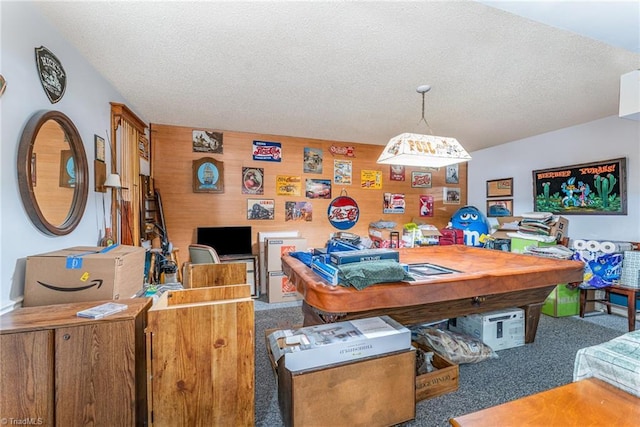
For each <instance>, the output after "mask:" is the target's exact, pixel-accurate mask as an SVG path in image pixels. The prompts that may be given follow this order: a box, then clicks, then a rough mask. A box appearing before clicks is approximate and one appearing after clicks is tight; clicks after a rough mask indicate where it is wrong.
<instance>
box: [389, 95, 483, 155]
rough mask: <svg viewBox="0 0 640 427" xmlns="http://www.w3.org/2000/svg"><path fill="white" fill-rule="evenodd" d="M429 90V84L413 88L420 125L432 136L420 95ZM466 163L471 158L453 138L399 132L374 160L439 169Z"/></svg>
mask: <svg viewBox="0 0 640 427" xmlns="http://www.w3.org/2000/svg"><path fill="white" fill-rule="evenodd" d="M429 90H431V86H429V85H421V86H418V88H417V89H416V91H417V92H418V93H420V94H422V118H421V119H420V122H421V121H424V123H425V124H426V125H427V128H428V130H429V133H432V131H431V126H429V123H428V122H427V119H426V118H425V116H424V95H425V94H426V93H427V92H429ZM420 122H418V124H419V123H420ZM469 160H471V156H470V155H469V153H467V151H466V150H465V149H464V148H463V147H462V145H460V143H459V142H458V140H457V139H455V138H448V137H444V136H434V135H423V134H417V133H403V134H400V135H398V136H395V137H393V138H391V139H390V140H389V142H388V143H387V146H386V147H385V148H384V150H383V151H382V154H380V157H378V161H377V163H380V164H387V165H402V166H422V167H434V168H439V167H443V166H447V165H453V164H455V163H462V162H468V161H469Z"/></svg>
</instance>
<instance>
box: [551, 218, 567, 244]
mask: <svg viewBox="0 0 640 427" xmlns="http://www.w3.org/2000/svg"><path fill="white" fill-rule="evenodd" d="M557 218H558V221H557V222H556V223H555V224H554V225H552V226H551V230H549V235H550V236H555V238H556V241H557V242H559V241H560V240H562V239H563V238H565V237H568V236H569V220H568V219H567V218H565V217H563V216H559V215H558V216H557Z"/></svg>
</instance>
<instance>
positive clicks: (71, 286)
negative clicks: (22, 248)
mask: <svg viewBox="0 0 640 427" xmlns="http://www.w3.org/2000/svg"><path fill="white" fill-rule="evenodd" d="M144 263H145V250H144V249H143V248H139V247H136V246H125V245H114V246H109V247H97V246H78V247H73V248H68V249H62V250H59V251H55V252H48V253H45V254H40V255H32V256H29V257H27V270H26V277H25V284H24V301H23V304H22V305H23V306H24V307H33V306H41V305H49V304H66V303H70V302H80V301H98V300H108V299H125V298H132V297H133V296H135V294H136V293H137V292H138V291H140V290H141V289H142V286H143V283H144Z"/></svg>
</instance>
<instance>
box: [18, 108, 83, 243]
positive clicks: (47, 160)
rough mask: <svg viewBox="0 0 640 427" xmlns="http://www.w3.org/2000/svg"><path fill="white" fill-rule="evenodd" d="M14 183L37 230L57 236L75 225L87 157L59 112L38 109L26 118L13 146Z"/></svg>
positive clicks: (77, 136)
mask: <svg viewBox="0 0 640 427" xmlns="http://www.w3.org/2000/svg"><path fill="white" fill-rule="evenodd" d="M18 185H19V186H20V197H21V198H22V203H23V204H24V207H25V209H26V211H27V214H28V215H29V218H31V221H32V222H33V224H34V225H35V226H36V227H37V228H38V229H39V230H40V231H42V232H43V233H45V234H48V235H52V236H62V235H65V234H69V233H71V231H73V229H74V228H76V227H77V225H78V223H79V222H80V219H82V214H83V213H84V209H85V206H86V204H87V194H88V191H89V182H88V166H87V156H86V154H85V150H84V144H83V143H82V138H80V133H79V132H78V129H76V127H75V125H74V124H73V122H72V121H71V119H69V117H67V116H66V115H65V114H63V113H61V112H59V111H38V112H37V113H35V114H34V115H33V116H32V117H31V118H30V119H29V121H28V122H27V125H26V126H25V128H24V131H23V132H22V137H21V139H20V146H19V148H18Z"/></svg>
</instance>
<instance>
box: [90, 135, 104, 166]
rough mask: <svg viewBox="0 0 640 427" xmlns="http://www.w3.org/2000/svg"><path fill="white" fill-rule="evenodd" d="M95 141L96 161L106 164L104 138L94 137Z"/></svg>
mask: <svg viewBox="0 0 640 427" xmlns="http://www.w3.org/2000/svg"><path fill="white" fill-rule="evenodd" d="M93 141H94V145H95V149H96V160H98V161H100V162H104V161H105V159H106V147H105V143H104V138H103V137H101V136H99V135H93Z"/></svg>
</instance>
